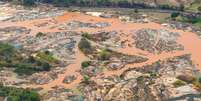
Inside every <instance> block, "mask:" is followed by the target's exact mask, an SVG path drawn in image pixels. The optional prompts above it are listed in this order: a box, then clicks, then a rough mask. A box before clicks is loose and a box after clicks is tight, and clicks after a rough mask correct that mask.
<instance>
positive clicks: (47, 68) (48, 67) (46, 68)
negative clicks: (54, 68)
mask: <svg viewBox="0 0 201 101" xmlns="http://www.w3.org/2000/svg"><path fill="white" fill-rule="evenodd" d="M42 67H43V70H44V71H49V70H50V68H51V66H50V64H49V63H43V64H42Z"/></svg>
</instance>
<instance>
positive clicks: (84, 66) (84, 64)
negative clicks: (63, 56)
mask: <svg viewBox="0 0 201 101" xmlns="http://www.w3.org/2000/svg"><path fill="white" fill-rule="evenodd" d="M81 65H82V68H83V69H84V68H86V67H89V66H90V65H91V61H83V62H82V64H81Z"/></svg>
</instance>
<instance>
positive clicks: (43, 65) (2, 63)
mask: <svg viewBox="0 0 201 101" xmlns="http://www.w3.org/2000/svg"><path fill="white" fill-rule="evenodd" d="M21 54H22V53H20V52H19V51H18V50H16V49H15V48H14V47H13V46H12V45H9V44H7V43H0V68H1V69H2V68H3V67H7V68H14V72H16V73H17V74H19V75H31V74H33V73H35V72H40V71H49V70H50V68H51V65H50V64H49V62H52V61H53V60H54V61H55V59H52V58H51V57H50V56H49V55H46V54H45V55H44V54H39V56H40V57H42V58H41V59H36V58H35V57H33V56H29V55H27V56H22V55H21ZM26 57H28V58H26ZM44 60H46V61H44Z"/></svg>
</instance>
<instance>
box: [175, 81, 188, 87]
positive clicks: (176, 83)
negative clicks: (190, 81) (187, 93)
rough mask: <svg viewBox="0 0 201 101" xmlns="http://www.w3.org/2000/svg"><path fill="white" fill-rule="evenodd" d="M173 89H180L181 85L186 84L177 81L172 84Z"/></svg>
mask: <svg viewBox="0 0 201 101" xmlns="http://www.w3.org/2000/svg"><path fill="white" fill-rule="evenodd" d="M173 85H174V87H180V86H183V85H186V83H185V82H184V81H182V80H177V81H175V82H174V83H173Z"/></svg>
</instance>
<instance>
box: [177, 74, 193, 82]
mask: <svg viewBox="0 0 201 101" xmlns="http://www.w3.org/2000/svg"><path fill="white" fill-rule="evenodd" d="M177 79H179V80H182V81H185V82H187V83H192V82H194V81H196V78H195V77H193V76H190V75H179V76H178V77H177Z"/></svg>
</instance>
